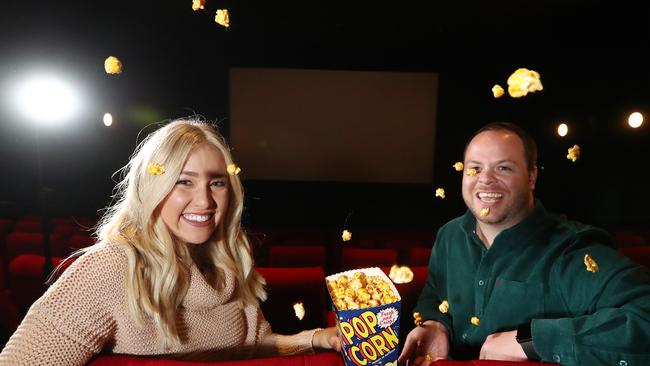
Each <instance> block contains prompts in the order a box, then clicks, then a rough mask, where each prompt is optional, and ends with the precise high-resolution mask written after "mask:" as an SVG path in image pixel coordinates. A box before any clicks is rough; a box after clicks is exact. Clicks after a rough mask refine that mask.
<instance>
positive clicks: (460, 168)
mask: <svg viewBox="0 0 650 366" xmlns="http://www.w3.org/2000/svg"><path fill="white" fill-rule="evenodd" d="M453 166H454V169H456V171H457V172H460V171H462V170H463V168H464V167H465V166H464V165H463V163H461V162H460V161H458V162H456V163H455V164H454V165H453Z"/></svg>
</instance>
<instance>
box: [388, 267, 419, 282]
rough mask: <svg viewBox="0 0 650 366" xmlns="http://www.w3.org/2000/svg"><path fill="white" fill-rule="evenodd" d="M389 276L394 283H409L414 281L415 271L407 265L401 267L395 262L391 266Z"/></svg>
mask: <svg viewBox="0 0 650 366" xmlns="http://www.w3.org/2000/svg"><path fill="white" fill-rule="evenodd" d="M388 277H389V278H390V279H391V280H392V281H393V283H397V284H400V283H409V282H411V281H413V271H412V270H411V269H410V268H409V267H407V266H403V267H400V266H398V265H397V264H393V266H392V267H390V273H389V274H388Z"/></svg>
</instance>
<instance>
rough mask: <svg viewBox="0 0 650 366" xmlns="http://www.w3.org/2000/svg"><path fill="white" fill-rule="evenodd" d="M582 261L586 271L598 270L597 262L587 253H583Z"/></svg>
mask: <svg viewBox="0 0 650 366" xmlns="http://www.w3.org/2000/svg"><path fill="white" fill-rule="evenodd" d="M584 262H585V267H587V272H593V273H596V272H598V270H599V268H598V263H596V261H595V260H594V259H593V258H591V256H590V255H589V254H585V259H584Z"/></svg>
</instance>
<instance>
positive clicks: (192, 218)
mask: <svg viewBox="0 0 650 366" xmlns="http://www.w3.org/2000/svg"><path fill="white" fill-rule="evenodd" d="M210 216H211V215H195V214H183V217H184V218H185V219H186V220H188V221H194V222H206V221H208V220H209V219H210Z"/></svg>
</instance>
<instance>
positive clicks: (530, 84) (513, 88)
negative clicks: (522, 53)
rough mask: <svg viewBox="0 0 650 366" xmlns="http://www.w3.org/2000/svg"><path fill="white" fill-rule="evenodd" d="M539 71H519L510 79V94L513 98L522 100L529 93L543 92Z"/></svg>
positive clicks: (522, 69)
mask: <svg viewBox="0 0 650 366" xmlns="http://www.w3.org/2000/svg"><path fill="white" fill-rule="evenodd" d="M543 89H544V88H543V87H542V82H541V81H540V79H539V73H538V72H537V71H533V70H528V69H526V68H523V67H522V68H520V69H517V70H516V71H515V72H513V73H512V75H510V77H509V78H508V93H509V94H510V96H511V97H513V98H520V97H523V96H525V95H526V94H528V93H534V92H536V91H538V90H543Z"/></svg>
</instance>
